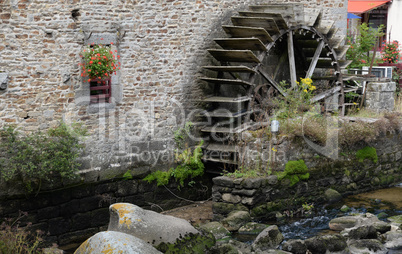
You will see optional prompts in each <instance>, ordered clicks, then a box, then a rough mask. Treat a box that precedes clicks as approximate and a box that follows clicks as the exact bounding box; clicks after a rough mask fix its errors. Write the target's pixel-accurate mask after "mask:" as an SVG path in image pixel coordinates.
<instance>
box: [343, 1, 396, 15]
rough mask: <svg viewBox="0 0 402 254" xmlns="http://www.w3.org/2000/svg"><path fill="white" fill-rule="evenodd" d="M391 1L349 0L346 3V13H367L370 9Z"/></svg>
mask: <svg viewBox="0 0 402 254" xmlns="http://www.w3.org/2000/svg"><path fill="white" fill-rule="evenodd" d="M390 1H391V0H382V1H379V0H373V1H361V0H349V1H348V12H351V13H363V12H368V11H370V10H372V9H375V8H378V7H380V6H381V5H384V4H386V3H388V2H390Z"/></svg>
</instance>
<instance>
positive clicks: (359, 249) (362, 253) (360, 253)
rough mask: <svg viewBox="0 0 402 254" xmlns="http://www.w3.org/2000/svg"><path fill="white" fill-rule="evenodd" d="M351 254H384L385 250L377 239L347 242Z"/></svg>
mask: <svg viewBox="0 0 402 254" xmlns="http://www.w3.org/2000/svg"><path fill="white" fill-rule="evenodd" d="M348 246H349V252H350V253H351V254H386V253H388V251H387V249H386V248H385V247H384V245H382V243H381V242H380V241H378V240H377V239H362V240H350V241H349V242H348Z"/></svg>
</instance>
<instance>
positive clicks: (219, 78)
mask: <svg viewBox="0 0 402 254" xmlns="http://www.w3.org/2000/svg"><path fill="white" fill-rule="evenodd" d="M296 10H297V11H296ZM231 21H232V25H225V26H222V28H223V30H224V31H225V33H226V34H227V38H217V39H215V40H214V41H215V42H216V44H217V48H214V49H209V50H208V52H209V53H210V54H211V55H212V56H213V58H214V59H215V60H216V61H215V62H216V65H212V66H204V67H203V68H204V69H205V70H206V73H207V74H209V75H208V77H202V78H201V79H202V80H203V81H205V82H207V83H208V86H209V87H210V88H211V89H209V90H210V91H211V93H210V94H208V95H207V96H206V98H205V99H204V100H203V102H205V103H206V105H207V107H206V108H207V110H205V111H203V112H202V116H203V117H207V118H208V119H209V124H208V125H205V126H203V127H202V128H201V131H202V132H203V133H205V134H206V135H208V137H209V142H208V145H207V146H206V147H205V158H204V159H205V160H207V161H213V162H221V163H226V164H235V165H236V164H237V163H238V161H237V152H238V151H236V146H235V145H234V143H231V142H230V140H231V139H232V138H233V135H235V134H238V133H241V132H242V131H244V130H246V129H249V128H252V127H253V125H255V124H256V123H257V122H258V121H260V120H259V119H256V116H258V117H261V116H264V117H267V115H269V113H270V112H269V105H270V101H272V98H273V97H275V96H286V93H285V92H284V91H283V89H282V88H281V85H280V84H279V83H280V82H281V81H285V82H286V83H288V84H289V85H290V86H291V87H295V86H296V85H297V84H296V81H297V80H300V78H311V79H312V80H313V81H314V85H315V86H316V87H317V88H318V89H317V93H316V94H315V95H314V97H313V98H312V102H318V101H320V100H325V99H326V98H328V97H331V96H333V97H334V95H335V97H336V96H338V98H339V99H340V101H341V102H342V100H343V83H342V72H341V70H342V69H343V68H346V67H347V65H349V64H350V61H345V60H341V59H342V58H344V55H345V53H346V51H347V49H348V47H347V46H344V45H343V41H344V37H343V36H338V35H337V30H338V29H337V28H336V27H334V21H325V20H322V18H321V14H318V13H316V14H305V13H304V11H303V5H301V4H270V5H259V6H250V7H249V11H241V12H239V13H238V15H236V16H232V17H231ZM339 105H342V103H339ZM336 108H338V104H337V105H336ZM341 110H342V109H341ZM261 113H262V114H261ZM258 117H257V118H258ZM223 154H224V155H223Z"/></svg>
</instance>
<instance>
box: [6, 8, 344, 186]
mask: <svg viewBox="0 0 402 254" xmlns="http://www.w3.org/2000/svg"><path fill="white" fill-rule="evenodd" d="M270 2H272V3H282V2H283V3H292V2H295V3H303V4H304V5H305V8H306V9H309V10H310V11H318V10H321V9H322V10H323V13H324V18H326V19H335V20H336V22H337V23H338V24H339V27H340V28H341V30H342V29H345V30H346V8H347V1H346V0H328V1H296V0H295V1H288V0H283V1H262V0H248V1H243V0H223V1H216V0H205V1H198V0H197V1H196V0H191V1H180V0H153V1H148V0H141V1H139V0H110V1H101V0H91V1H80V0H61V1H48V0H46V1H45V0H5V1H1V3H0V8H1V10H2V12H1V14H0V27H1V33H0V40H1V43H0V55H1V58H0V72H4V73H8V88H7V89H6V90H0V126H4V125H6V124H16V125H17V126H18V129H19V130H20V131H22V132H26V133H29V132H32V131H36V130H45V129H47V128H49V127H52V126H55V125H57V124H58V123H59V122H60V121H61V120H62V119H63V120H64V121H65V122H67V123H72V122H82V123H84V124H85V125H86V126H87V127H88V129H89V130H90V136H89V137H88V138H86V139H85V143H86V145H87V146H86V147H87V148H86V152H85V154H83V157H82V158H81V162H82V172H87V174H86V175H85V177H86V180H87V181H98V180H102V179H107V178H109V177H112V176H113V175H116V174H119V173H122V172H125V170H126V169H127V168H129V167H138V168H140V169H141V168H143V167H147V168H149V167H153V166H156V165H161V164H164V165H166V164H168V163H169V162H172V161H173V153H172V150H173V148H174V146H175V144H174V142H173V140H172V137H173V131H174V130H176V129H177V128H179V127H181V126H183V124H184V123H185V122H186V121H187V120H188V119H187V118H188V116H189V115H188V112H189V111H190V110H191V109H192V108H194V107H196V105H195V104H196V103H195V101H196V99H198V98H199V97H200V95H201V94H202V92H201V90H200V88H199V86H198V85H199V83H200V82H199V81H198V79H197V78H198V77H199V76H200V75H201V73H202V70H201V66H203V65H205V64H209V63H210V61H211V57H210V56H209V55H208V53H207V51H206V49H207V48H210V47H213V46H214V45H213V43H212V38H215V37H222V36H224V33H223V30H222V28H221V25H222V24H229V18H230V16H232V15H233V14H234V12H235V10H244V9H246V7H247V6H248V5H251V4H264V3H270ZM102 39H103V40H102ZM105 41H108V42H114V43H115V45H116V49H117V50H118V54H119V55H120V56H121V65H122V68H121V70H120V71H119V73H118V75H117V76H116V77H114V79H113V92H112V94H113V101H112V103H110V104H99V105H89V103H88V99H89V98H88V83H87V82H85V81H83V80H82V79H81V77H80V69H79V66H78V63H80V58H79V54H80V51H81V49H82V48H83V46H84V45H85V44H86V43H89V42H96V43H98V42H100V43H102V42H105Z"/></svg>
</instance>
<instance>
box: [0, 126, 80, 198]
mask: <svg viewBox="0 0 402 254" xmlns="http://www.w3.org/2000/svg"><path fill="white" fill-rule="evenodd" d="M85 133H86V132H85V130H84V129H83V128H82V127H81V126H79V125H74V126H73V128H72V129H70V128H68V127H67V125H66V124H64V123H61V124H60V125H59V126H58V127H56V128H53V129H49V130H48V131H47V132H46V133H42V132H36V133H33V134H32V135H29V136H21V135H19V133H18V132H17V131H16V129H15V128H14V127H11V126H9V127H7V128H4V129H3V130H2V131H1V132H0V138H1V143H0V167H1V168H2V171H1V172H0V179H1V180H4V181H6V182H8V181H14V180H17V181H18V180H19V181H22V182H23V183H24V185H25V186H26V190H27V191H28V192H29V193H30V192H32V191H33V185H36V186H38V191H39V190H40V187H41V183H42V181H43V180H45V181H49V182H51V181H52V179H53V178H54V177H61V178H73V177H75V176H76V172H77V171H78V169H79V166H80V164H79V163H78V162H77V160H76V159H77V157H78V156H79V154H80V149H81V148H83V145H82V144H80V143H79V136H80V135H85Z"/></svg>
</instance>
